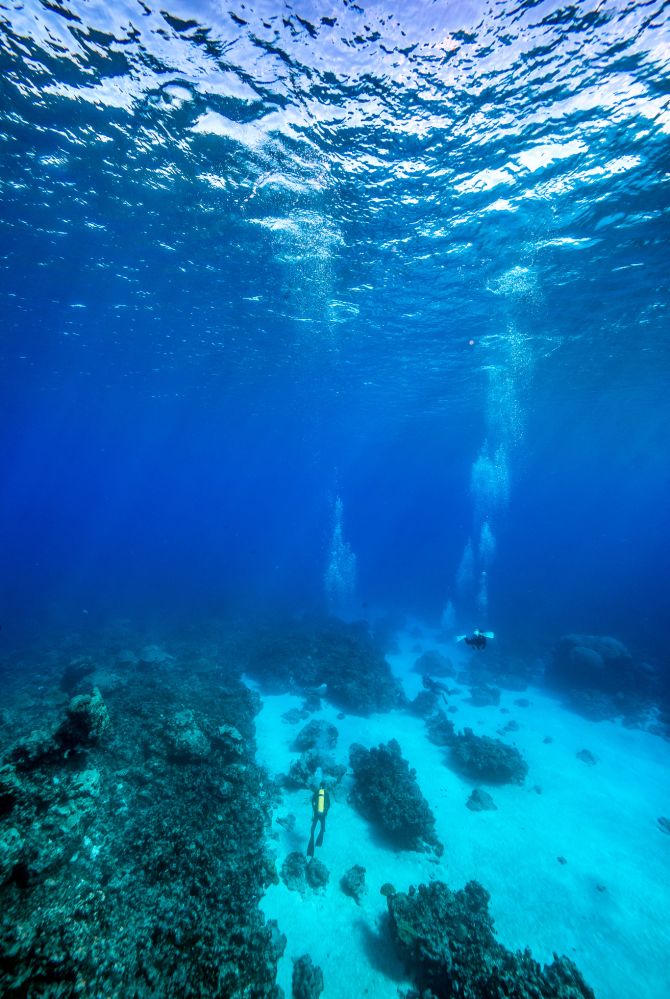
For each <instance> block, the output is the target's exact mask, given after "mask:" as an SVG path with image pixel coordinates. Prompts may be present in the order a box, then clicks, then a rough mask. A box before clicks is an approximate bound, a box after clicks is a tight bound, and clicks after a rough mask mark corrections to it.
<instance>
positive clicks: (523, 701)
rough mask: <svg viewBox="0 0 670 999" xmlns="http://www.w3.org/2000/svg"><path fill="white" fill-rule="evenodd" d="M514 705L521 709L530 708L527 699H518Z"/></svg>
mask: <svg viewBox="0 0 670 999" xmlns="http://www.w3.org/2000/svg"><path fill="white" fill-rule="evenodd" d="M514 703H515V704H516V706H517V707H519V708H529V707H530V701H529V700H528V698H527V697H517V699H516V700H515V702H514Z"/></svg>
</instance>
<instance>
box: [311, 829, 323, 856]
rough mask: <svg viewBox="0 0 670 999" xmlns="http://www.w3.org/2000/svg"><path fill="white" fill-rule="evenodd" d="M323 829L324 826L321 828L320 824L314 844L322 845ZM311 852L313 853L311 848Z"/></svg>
mask: <svg viewBox="0 0 670 999" xmlns="http://www.w3.org/2000/svg"><path fill="white" fill-rule="evenodd" d="M324 831H325V830H324V828H323V826H322V827H321V832H320V833H319V835H318V836H317V837H316V845H317V846H322V845H323V834H324ZM312 853H314V850H312Z"/></svg>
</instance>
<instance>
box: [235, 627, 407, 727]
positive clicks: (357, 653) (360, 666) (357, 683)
mask: <svg viewBox="0 0 670 999" xmlns="http://www.w3.org/2000/svg"><path fill="white" fill-rule="evenodd" d="M256 631H257V633H256V634H255V636H254V637H253V639H252V638H251V636H250V638H249V643H248V646H247V647H246V648H245V649H244V655H245V657H246V662H245V664H244V666H245V670H246V671H248V672H249V673H250V674H251V675H252V676H255V677H257V678H258V679H259V680H260V681H261V682H262V683H263V685H264V687H265V688H266V689H268V690H272V691H277V692H282V693H285V692H286V691H287V690H293V691H294V692H296V693H304V692H305V691H307V690H313V689H316V688H319V687H320V686H321V685H322V684H325V685H326V692H325V696H327V698H328V700H329V701H331V702H332V703H333V704H335V705H337V706H338V707H340V708H345V709H346V710H347V711H349V712H351V713H352V714H357V715H369V714H371V713H372V712H374V711H390V710H391V709H392V708H394V707H399V706H403V705H404V704H405V703H406V698H405V695H404V694H403V692H402V688H401V687H400V684H399V683H398V681H397V680H396V679H395V677H394V676H393V674H392V673H391V668H390V666H389V664H388V663H387V661H386V659H385V658H384V654H383V652H382V650H381V648H380V647H379V645H378V644H377V643H376V642H375V641H374V640H373V639H372V637H371V636H370V633H369V631H368V627H367V625H366V624H365V623H364V622H357V623H353V624H347V623H346V622H344V621H340V620H338V619H337V618H314V619H305V620H304V621H301V622H297V623H295V624H294V625H293V626H284V627H278V626H276V625H275V626H274V627H272V628H271V629H267V630H266V631H265V632H260V633H258V629H256Z"/></svg>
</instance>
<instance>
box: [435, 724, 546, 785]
mask: <svg viewBox="0 0 670 999" xmlns="http://www.w3.org/2000/svg"><path fill="white" fill-rule="evenodd" d="M451 753H452V759H453V762H454V764H455V765H456V767H457V768H458V769H459V770H460V771H462V772H463V773H464V774H467V775H468V776H470V777H474V778H476V779H478V780H483V781H485V782H486V783H489V784H523V782H524V780H525V779H526V774H527V773H528V764H527V763H526V761H525V760H524V758H523V757H522V755H521V753H520V752H519V750H518V749H516V748H515V747H514V746H508V745H506V743H504V742H501V741H500V739H491V738H489V736H486V735H475V734H474V732H473V731H472V729H470V728H466V729H465V731H464V732H462V733H460V734H458V735H457V736H456V741H455V743H454V746H453V748H452V750H451Z"/></svg>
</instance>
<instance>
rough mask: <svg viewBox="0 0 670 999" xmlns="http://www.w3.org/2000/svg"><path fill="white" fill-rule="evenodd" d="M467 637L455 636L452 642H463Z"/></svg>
mask: <svg viewBox="0 0 670 999" xmlns="http://www.w3.org/2000/svg"><path fill="white" fill-rule="evenodd" d="M467 637H468V636H467V635H456V638H455V639H454V641H455V642H464V641H465V639H466V638H467Z"/></svg>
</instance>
